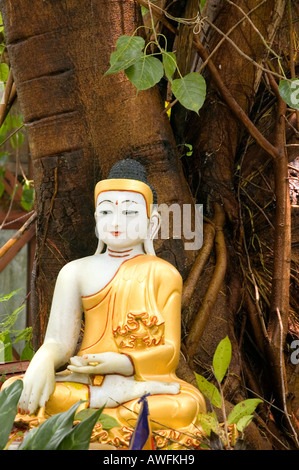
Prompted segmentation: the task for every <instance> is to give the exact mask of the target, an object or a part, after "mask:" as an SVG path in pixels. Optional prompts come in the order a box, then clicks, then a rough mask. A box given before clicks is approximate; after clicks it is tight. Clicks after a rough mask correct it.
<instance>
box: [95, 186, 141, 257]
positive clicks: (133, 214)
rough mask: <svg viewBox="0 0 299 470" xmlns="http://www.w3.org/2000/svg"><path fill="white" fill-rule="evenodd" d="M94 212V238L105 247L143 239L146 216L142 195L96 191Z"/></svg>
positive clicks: (125, 246) (121, 245)
mask: <svg viewBox="0 0 299 470" xmlns="http://www.w3.org/2000/svg"><path fill="white" fill-rule="evenodd" d="M95 215H96V226H97V231H98V237H99V239H100V240H102V241H103V242H104V243H105V244H106V245H107V246H108V247H111V248H117V249H121V248H127V247H132V246H136V245H137V244H139V243H142V242H143V241H144V240H145V239H146V238H147V234H148V228H149V219H148V217H147V208H146V202H145V199H144V197H143V196H142V194H139V193H135V192H132V191H105V192H103V193H100V194H99V196H98V199H97V206H96V213H95Z"/></svg>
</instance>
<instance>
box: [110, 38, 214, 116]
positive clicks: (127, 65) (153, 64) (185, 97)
mask: <svg viewBox="0 0 299 470" xmlns="http://www.w3.org/2000/svg"><path fill="white" fill-rule="evenodd" d="M155 44H156V46H157V47H158V48H159V51H160V52H159V53H158V54H157V53H155V54H147V53H146V50H147V46H148V45H146V44H145V40H144V39H143V38H142V37H140V36H135V35H133V36H126V35H125V36H121V37H120V38H118V40H117V42H116V50H115V51H114V52H112V54H111V56H110V67H109V69H108V70H107V72H106V73H105V75H110V74H113V73H118V72H120V71H124V72H125V74H126V76H127V77H128V79H129V80H130V81H131V83H132V84H133V85H134V86H135V87H136V89H137V92H138V91H140V90H147V89H149V88H151V87H153V86H154V85H156V84H157V83H158V82H159V81H160V80H161V79H162V77H163V76H164V75H165V77H166V78H167V80H168V81H169V82H170V84H171V90H172V93H173V95H174V96H175V97H176V99H177V100H178V101H179V102H180V103H181V104H182V105H183V106H184V107H185V108H187V109H189V110H191V111H194V112H196V113H198V111H199V109H200V108H201V107H202V105H203V103H204V100H205V96H206V83H205V80H204V78H203V77H202V76H201V75H200V74H198V73H195V72H191V73H189V74H187V75H186V76H185V77H182V76H181V74H180V71H179V69H178V66H177V61H176V56H175V54H174V53H173V52H167V51H166V50H164V49H162V48H161V47H160V46H159V44H158V43H157V42H156V43H155ZM156 55H159V56H162V61H161V60H160V59H159V58H158V57H155V56H156ZM176 71H177V72H178V74H179V76H180V78H176V79H174V80H173V78H172V77H173V75H174V73H175V72H176Z"/></svg>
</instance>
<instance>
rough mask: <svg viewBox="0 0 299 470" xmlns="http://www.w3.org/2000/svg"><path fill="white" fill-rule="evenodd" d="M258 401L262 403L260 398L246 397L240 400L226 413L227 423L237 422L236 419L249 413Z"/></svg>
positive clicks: (253, 409)
mask: <svg viewBox="0 0 299 470" xmlns="http://www.w3.org/2000/svg"><path fill="white" fill-rule="evenodd" d="M260 403H262V400H260V399H259V398H248V399H247V400H243V401H241V402H240V403H238V404H237V405H236V406H234V408H233V409H232V411H231V412H230V414H229V415H228V418H227V423H228V424H237V423H238V421H239V420H240V419H241V418H243V417H244V416H248V415H251V414H252V413H253V412H254V411H255V409H256V407H257V406H258V405H259V404H260Z"/></svg>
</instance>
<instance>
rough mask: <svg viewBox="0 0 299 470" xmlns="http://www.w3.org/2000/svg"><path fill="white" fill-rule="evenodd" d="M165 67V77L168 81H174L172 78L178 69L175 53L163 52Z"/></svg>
mask: <svg viewBox="0 0 299 470" xmlns="http://www.w3.org/2000/svg"><path fill="white" fill-rule="evenodd" d="M162 62H163V67H164V70H165V75H166V77H167V78H168V80H169V81H170V82H171V81H172V76H173V74H174V72H175V70H176V68H177V62H176V57H175V55H174V53H173V52H163V56H162Z"/></svg>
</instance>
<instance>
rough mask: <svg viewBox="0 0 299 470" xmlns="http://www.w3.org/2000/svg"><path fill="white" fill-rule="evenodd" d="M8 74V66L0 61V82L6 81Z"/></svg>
mask: <svg viewBox="0 0 299 470" xmlns="http://www.w3.org/2000/svg"><path fill="white" fill-rule="evenodd" d="M8 74H9V67H8V65H7V64H5V63H4V62H2V63H1V64H0V81H1V82H6V81H7V79H8Z"/></svg>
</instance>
